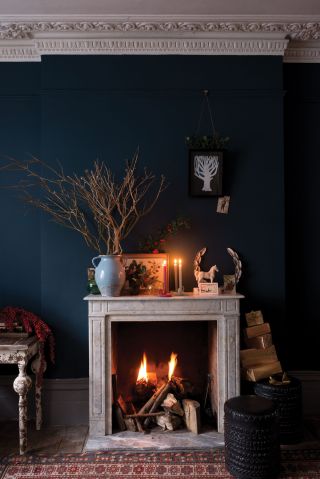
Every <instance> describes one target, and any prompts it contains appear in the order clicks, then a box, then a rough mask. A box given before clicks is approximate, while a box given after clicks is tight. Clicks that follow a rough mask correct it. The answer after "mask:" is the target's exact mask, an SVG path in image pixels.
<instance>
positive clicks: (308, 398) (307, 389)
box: [0, 371, 320, 426]
mask: <svg viewBox="0 0 320 479" xmlns="http://www.w3.org/2000/svg"><path fill="white" fill-rule="evenodd" d="M289 374H291V375H292V376H295V377H297V378H298V379H300V380H301V382H302V387H303V409H304V414H305V415H320V404H319V400H318V398H319V397H320V371H290V373H289ZM13 380H14V376H1V377H0V421H4V420H10V419H17V418H18V397H17V394H16V393H15V392H14V391H13V389H12V383H13ZM29 404H30V407H29V417H30V418H32V417H34V405H33V391H30V393H29ZM42 404H43V419H44V424H50V425H58V424H61V425H68V426H69V425H79V424H88V422H89V419H88V412H89V379H88V378H79V379H46V380H45V381H44V385H43V401H42Z"/></svg>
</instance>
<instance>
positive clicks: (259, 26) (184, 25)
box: [0, 21, 320, 40]
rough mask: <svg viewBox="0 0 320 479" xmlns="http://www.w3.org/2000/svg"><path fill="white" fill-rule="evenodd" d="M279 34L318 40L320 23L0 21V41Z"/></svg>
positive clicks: (299, 38)
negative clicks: (71, 36)
mask: <svg viewBox="0 0 320 479" xmlns="http://www.w3.org/2000/svg"><path fill="white" fill-rule="evenodd" d="M62 32H63V33H64V34H66V33H81V34H83V33H86V34H96V33H151V32H152V33H160V34H162V33H188V34H190V33H193V34H196V33H210V34H212V33H232V34H234V33H250V34H252V33H278V34H284V35H286V36H287V37H288V39H290V40H320V22H292V23H279V22H261V23H259V22H183V21H181V22H178V21H177V22H168V21H166V22H161V21H160V22H139V21H137V22H135V21H132V22H127V21H122V22H108V21H103V22H101V21H91V22H90V21H80V22H57V21H56V22H19V23H6V22H1V24H0V39H1V40H22V39H31V38H34V37H35V36H36V35H37V34H39V33H41V34H43V33H50V34H51V33H62Z"/></svg>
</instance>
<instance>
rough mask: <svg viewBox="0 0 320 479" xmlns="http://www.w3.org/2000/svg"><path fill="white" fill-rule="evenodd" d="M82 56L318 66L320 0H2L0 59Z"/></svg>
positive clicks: (319, 58) (35, 59) (319, 55)
mask: <svg viewBox="0 0 320 479" xmlns="http://www.w3.org/2000/svg"><path fill="white" fill-rule="evenodd" d="M84 54H86V55H97V54H99V55H134V54H137V55H141V54H145V55H279V56H282V57H283V59H284V61H286V62H295V63H296V62H308V63H309V62H312V63H313V62H317V63H320V0H268V1H263V0H0V61H4V62H7V61H41V58H42V56H44V55H84Z"/></svg>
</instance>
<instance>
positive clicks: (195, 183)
mask: <svg viewBox="0 0 320 479" xmlns="http://www.w3.org/2000/svg"><path fill="white" fill-rule="evenodd" d="M208 96H209V91H208V90H204V91H203V99H202V104H201V111H200V116H199V120H198V126H197V130H196V133H195V135H193V136H188V137H186V143H187V146H188V148H189V191H190V195H191V196H220V195H222V166H223V150H224V149H225V146H226V144H227V143H228V141H229V138H228V137H225V138H223V137H221V136H220V134H219V133H218V132H217V131H216V129H215V127H214V123H213V115H212V111H211V107H210V102H209V98H208ZM205 106H207V109H208V113H209V117H210V123H211V128H212V135H208V136H198V132H199V129H200V125H201V120H202V117H203V114H204V108H205Z"/></svg>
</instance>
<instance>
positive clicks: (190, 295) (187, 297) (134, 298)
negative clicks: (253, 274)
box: [83, 293, 244, 301]
mask: <svg viewBox="0 0 320 479" xmlns="http://www.w3.org/2000/svg"><path fill="white" fill-rule="evenodd" d="M242 298H244V296H243V295H242V294H239V293H235V294H193V293H184V294H183V295H181V296H179V295H174V293H173V296H155V295H133V296H101V295H100V294H89V295H88V296H85V297H84V298H83V299H84V300H85V301H123V300H126V301H152V300H159V301H181V300H182V301H185V300H190V299H192V300H201V301H202V300H211V301H212V300H213V299H242Z"/></svg>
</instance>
